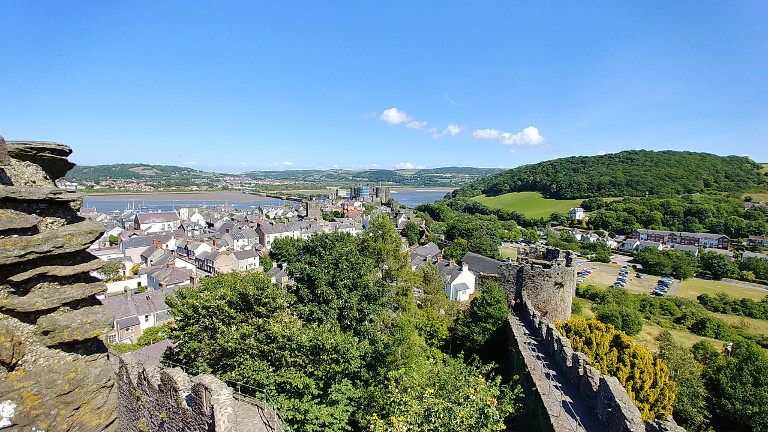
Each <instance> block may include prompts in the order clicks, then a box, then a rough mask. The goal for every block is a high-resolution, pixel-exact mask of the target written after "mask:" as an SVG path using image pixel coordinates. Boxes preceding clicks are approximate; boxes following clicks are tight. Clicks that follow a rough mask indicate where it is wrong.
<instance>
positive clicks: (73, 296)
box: [0, 282, 107, 313]
mask: <svg viewBox="0 0 768 432" xmlns="http://www.w3.org/2000/svg"><path fill="white" fill-rule="evenodd" d="M106 290H107V286H106V285H104V283H103V282H95V283H90V284H84V283H81V284H74V285H64V286H59V285H54V284H51V285H46V286H45V287H44V288H41V289H36V290H34V291H32V292H30V293H29V294H27V295H25V296H16V295H8V296H7V297H5V298H3V299H0V311H15V312H21V313H28V312H35V311H44V310H48V309H55V308H57V307H59V306H61V305H64V304H67V303H70V302H73V301H75V300H82V299H85V298H88V297H90V296H92V295H95V294H99V293H102V292H105V291H106Z"/></svg>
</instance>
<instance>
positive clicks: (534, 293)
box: [498, 247, 576, 322]
mask: <svg viewBox="0 0 768 432" xmlns="http://www.w3.org/2000/svg"><path fill="white" fill-rule="evenodd" d="M573 256H574V255H573V252H571V251H561V250H560V249H557V248H553V247H532V248H530V249H528V250H527V251H526V250H522V249H521V250H519V251H518V258H517V261H516V262H514V263H504V264H502V265H501V266H499V278H498V284H499V286H500V287H501V288H502V289H503V290H504V291H505V292H506V294H507V299H508V300H509V301H510V302H517V300H520V301H522V300H523V299H524V298H525V299H527V300H528V301H530V302H531V304H532V305H533V307H534V308H535V309H536V310H537V311H539V314H540V315H541V316H544V317H547V319H549V320H550V321H552V322H554V321H568V320H569V319H570V318H571V304H572V303H573V296H574V295H575V293H576V267H575V266H574V265H573Z"/></svg>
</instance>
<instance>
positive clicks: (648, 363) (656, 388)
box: [555, 319, 677, 420]
mask: <svg viewBox="0 0 768 432" xmlns="http://www.w3.org/2000/svg"><path fill="white" fill-rule="evenodd" d="M555 325H556V327H557V328H558V330H560V332H561V333H562V334H563V335H564V336H565V337H567V338H569V339H570V340H571V346H572V347H573V349H574V350H576V351H581V352H583V353H584V354H586V356H587V357H589V359H590V360H591V361H592V365H593V366H594V367H595V368H596V369H598V370H599V371H600V372H602V373H604V374H606V375H611V376H615V377H616V378H618V380H619V382H621V384H622V385H623V386H624V388H625V389H627V393H628V394H629V397H630V399H632V401H633V402H634V403H635V405H637V407H638V408H639V409H640V413H641V414H642V416H643V420H651V419H659V418H664V417H666V416H667V415H669V414H671V413H672V404H673V403H674V400H675V394H676V393H677V387H676V386H675V383H674V382H672V381H671V380H670V379H669V369H667V366H666V365H665V364H664V363H663V362H662V361H661V360H659V359H654V358H653V355H651V353H650V352H648V350H647V349H646V348H645V347H643V346H642V345H638V344H636V343H635V342H633V341H632V339H630V337H629V336H627V334H626V333H624V332H623V331H621V330H617V329H616V328H615V327H614V326H612V325H610V324H603V323H601V322H600V321H597V320H594V319H589V320H586V319H572V320H570V321H567V322H565V323H562V322H558V323H555Z"/></svg>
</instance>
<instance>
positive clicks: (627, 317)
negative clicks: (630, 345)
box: [595, 304, 643, 336]
mask: <svg viewBox="0 0 768 432" xmlns="http://www.w3.org/2000/svg"><path fill="white" fill-rule="evenodd" d="M595 309H597V310H596V311H595V318H597V319H598V321H600V322H602V323H605V324H611V325H612V326H614V327H616V328H617V329H619V330H621V331H623V332H624V333H626V334H628V335H630V336H634V335H636V334H638V333H640V331H641V330H642V329H643V321H642V317H641V316H640V313H639V312H638V311H637V310H634V309H630V308H628V307H625V306H619V305H617V304H610V305H606V306H603V307H598V308H595Z"/></svg>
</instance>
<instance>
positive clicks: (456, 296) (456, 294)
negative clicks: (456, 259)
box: [445, 263, 475, 301]
mask: <svg viewBox="0 0 768 432" xmlns="http://www.w3.org/2000/svg"><path fill="white" fill-rule="evenodd" d="M473 292H475V274H474V273H472V272H471V271H469V265H468V264H467V263H462V266H461V271H459V272H458V274H456V275H455V276H454V277H452V278H450V279H449V280H448V281H447V282H446V284H445V293H446V294H448V298H449V299H450V300H453V301H467V300H469V296H470V295H472V293H473Z"/></svg>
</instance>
